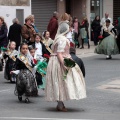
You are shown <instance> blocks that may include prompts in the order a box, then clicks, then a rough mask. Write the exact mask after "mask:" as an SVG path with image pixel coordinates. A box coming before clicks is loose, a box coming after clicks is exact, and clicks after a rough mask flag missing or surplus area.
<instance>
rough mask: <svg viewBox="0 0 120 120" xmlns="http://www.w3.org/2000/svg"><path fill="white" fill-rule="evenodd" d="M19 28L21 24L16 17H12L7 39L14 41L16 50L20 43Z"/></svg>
mask: <svg viewBox="0 0 120 120" xmlns="http://www.w3.org/2000/svg"><path fill="white" fill-rule="evenodd" d="M21 29H22V26H21V25H20V24H19V20H18V19H17V18H15V19H13V25H11V26H10V28H9V34H8V40H10V41H14V42H15V43H16V50H18V47H19V46H20V43H21Z"/></svg>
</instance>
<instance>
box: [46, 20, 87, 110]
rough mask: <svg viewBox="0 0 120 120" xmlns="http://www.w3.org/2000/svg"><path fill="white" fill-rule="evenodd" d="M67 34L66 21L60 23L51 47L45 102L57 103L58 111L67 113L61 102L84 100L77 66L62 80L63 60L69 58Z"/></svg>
mask: <svg viewBox="0 0 120 120" xmlns="http://www.w3.org/2000/svg"><path fill="white" fill-rule="evenodd" d="M68 32H69V25H68V23H67V21H63V22H61V23H60V24H59V28H58V32H57V35H56V38H55V40H54V43H53V45H52V51H53V53H52V54H51V57H50V59H49V63H48V67H47V75H46V100H47V101H56V102H58V105H57V110H58V111H67V109H66V108H65V106H64V103H63V101H66V100H79V99H83V98H86V87H85V81H84V77H83V74H82V72H81V70H80V69H79V67H78V65H77V64H76V66H75V67H73V68H70V69H69V70H68V74H67V76H66V79H64V75H65V70H66V69H68V68H67V67H66V66H65V65H64V58H71V56H70V54H69V47H70V43H69V40H68V39H67V38H66V34H67V33H68ZM71 59H72V58H71Z"/></svg>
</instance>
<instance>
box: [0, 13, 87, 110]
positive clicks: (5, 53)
mask: <svg viewBox="0 0 120 120" xmlns="http://www.w3.org/2000/svg"><path fill="white" fill-rule="evenodd" d="M58 17H59V14H58V13H57V12H54V13H53V17H52V18H51V19H50V22H49V23H48V27H47V28H46V29H47V30H46V31H44V32H43V33H42V34H40V33H39V30H38V29H37V27H36V26H35V19H34V15H29V16H28V17H27V18H26V19H25V24H24V25H23V26H21V25H20V24H19V20H18V19H17V18H15V19H13V25H11V26H10V28H9V32H8V29H7V25H6V23H5V21H4V18H3V17H0V28H1V29H0V52H1V56H0V57H1V60H2V63H3V65H5V69H4V78H5V79H6V80H9V81H10V82H12V83H16V84H15V95H17V96H18V100H19V101H22V100H23V96H26V98H25V102H26V103H29V97H31V96H38V94H39V93H38V89H39V88H41V89H43V90H45V98H46V100H47V101H56V102H57V103H58V104H57V107H56V109H57V110H58V111H67V109H66V107H65V105H64V103H63V102H64V101H66V100H80V99H83V98H86V86H85V80H84V77H85V67H84V63H83V61H82V60H81V59H80V58H78V57H77V56H76V50H75V46H76V45H75V43H74V36H73V35H74V34H75V38H76V40H77V39H78V33H79V32H78V31H79V30H77V29H76V28H77V27H78V24H77V20H75V21H74V25H73V22H72V17H71V16H70V15H69V14H67V13H64V14H63V15H61V17H60V23H58ZM75 19H76V18H75ZM73 27H74V28H73ZM74 29H76V30H74ZM86 36H87V34H86ZM21 37H22V39H21ZM3 61H4V62H5V63H4V62H3Z"/></svg>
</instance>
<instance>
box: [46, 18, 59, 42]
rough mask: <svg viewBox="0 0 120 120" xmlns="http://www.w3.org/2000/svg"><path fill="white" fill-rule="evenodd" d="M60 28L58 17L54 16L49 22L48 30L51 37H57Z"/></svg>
mask: <svg viewBox="0 0 120 120" xmlns="http://www.w3.org/2000/svg"><path fill="white" fill-rule="evenodd" d="M57 29H58V19H57V18H56V17H54V16H53V17H52V18H51V19H50V22H49V24H48V27H47V30H48V31H49V32H50V37H51V39H52V40H54V39H55V36H56V33H57Z"/></svg>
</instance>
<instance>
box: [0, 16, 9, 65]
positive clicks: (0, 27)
mask: <svg viewBox="0 0 120 120" xmlns="http://www.w3.org/2000/svg"><path fill="white" fill-rule="evenodd" d="M7 32H8V29H7V25H6V23H5V21H4V18H3V17H1V16H0V48H1V47H7V45H8V38H7ZM1 61H2V65H3V66H4V62H3V59H1Z"/></svg>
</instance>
